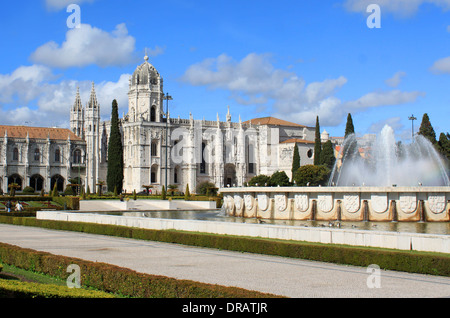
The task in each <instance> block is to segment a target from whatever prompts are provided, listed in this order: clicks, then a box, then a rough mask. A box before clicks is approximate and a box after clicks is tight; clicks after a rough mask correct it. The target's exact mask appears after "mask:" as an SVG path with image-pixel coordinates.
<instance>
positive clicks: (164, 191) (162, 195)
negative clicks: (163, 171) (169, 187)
mask: <svg viewBox="0 0 450 318" xmlns="http://www.w3.org/2000/svg"><path fill="white" fill-rule="evenodd" d="M161 199H162V200H165V199H166V188H165V187H164V186H162V190H161Z"/></svg>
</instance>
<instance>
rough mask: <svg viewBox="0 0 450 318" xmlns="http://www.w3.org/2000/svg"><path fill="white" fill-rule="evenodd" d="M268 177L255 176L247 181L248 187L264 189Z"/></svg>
mask: <svg viewBox="0 0 450 318" xmlns="http://www.w3.org/2000/svg"><path fill="white" fill-rule="evenodd" d="M269 179H270V177H269V176H266V175H264V174H260V175H258V176H255V177H253V178H251V179H250V181H248V186H249V187H256V186H258V187H264V186H266V183H267V182H269Z"/></svg>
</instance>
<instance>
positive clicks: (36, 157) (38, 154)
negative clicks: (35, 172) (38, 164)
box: [34, 148, 41, 161]
mask: <svg viewBox="0 0 450 318" xmlns="http://www.w3.org/2000/svg"><path fill="white" fill-rule="evenodd" d="M40 159H41V152H40V151H39V148H36V149H35V150H34V161H39V160H40Z"/></svg>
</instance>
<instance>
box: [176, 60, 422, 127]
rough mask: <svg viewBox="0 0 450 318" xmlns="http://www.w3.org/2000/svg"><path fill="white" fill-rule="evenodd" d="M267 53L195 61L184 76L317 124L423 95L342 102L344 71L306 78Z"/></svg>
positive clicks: (373, 94) (289, 117)
mask: <svg viewBox="0 0 450 318" xmlns="http://www.w3.org/2000/svg"><path fill="white" fill-rule="evenodd" d="M269 57H270V56H269V55H266V54H263V55H258V54H255V53H252V54H249V55H247V56H246V57H245V58H243V59H242V60H241V61H235V60H233V59H232V58H231V57H229V56H227V55H225V54H222V55H220V56H219V57H217V58H209V59H206V60H204V61H202V62H200V63H198V64H194V65H192V66H191V67H189V68H188V69H187V71H186V72H185V74H184V75H183V77H182V78H181V79H182V80H183V81H185V82H188V83H190V84H192V85H195V86H206V87H209V88H212V89H224V90H228V91H229V92H230V96H231V97H232V98H234V99H235V100H236V101H237V102H238V103H241V104H242V105H255V106H258V107H261V106H268V105H271V106H272V107H273V113H274V114H273V116H275V117H279V118H282V119H286V120H291V121H296V122H299V123H302V124H305V125H314V124H315V119H316V116H317V115H318V116H319V117H320V121H321V124H322V125H324V126H336V125H339V124H340V123H341V122H342V121H343V119H344V118H345V116H346V115H347V114H348V113H349V112H353V113H355V112H361V111H364V110H366V109H368V108H373V107H381V106H389V105H401V104H406V103H410V102H414V101H415V100H416V99H417V98H418V97H419V96H421V95H422V93H420V92H402V91H400V90H392V91H386V92H371V93H368V94H366V95H364V96H362V97H360V98H358V99H356V100H353V101H345V102H343V101H341V100H340V99H339V98H337V97H336V96H335V95H336V93H337V92H338V91H339V90H340V89H341V88H342V87H343V86H344V85H346V84H347V79H346V78H345V77H344V76H340V77H338V78H335V79H325V80H324V81H318V82H313V83H309V84H307V83H306V82H305V80H304V79H302V78H300V77H299V76H298V75H297V74H294V73H292V72H287V71H285V70H280V69H276V68H275V67H274V66H273V65H272V64H271V62H270V60H269Z"/></svg>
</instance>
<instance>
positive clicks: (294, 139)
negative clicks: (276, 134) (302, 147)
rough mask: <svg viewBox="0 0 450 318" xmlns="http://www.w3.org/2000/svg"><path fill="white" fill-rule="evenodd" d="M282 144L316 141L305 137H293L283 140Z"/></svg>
mask: <svg viewBox="0 0 450 318" xmlns="http://www.w3.org/2000/svg"><path fill="white" fill-rule="evenodd" d="M281 143H282V144H293V143H298V144H314V141H311V140H304V139H300V138H291V139H288V140H285V141H282V142H281Z"/></svg>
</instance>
